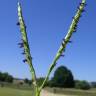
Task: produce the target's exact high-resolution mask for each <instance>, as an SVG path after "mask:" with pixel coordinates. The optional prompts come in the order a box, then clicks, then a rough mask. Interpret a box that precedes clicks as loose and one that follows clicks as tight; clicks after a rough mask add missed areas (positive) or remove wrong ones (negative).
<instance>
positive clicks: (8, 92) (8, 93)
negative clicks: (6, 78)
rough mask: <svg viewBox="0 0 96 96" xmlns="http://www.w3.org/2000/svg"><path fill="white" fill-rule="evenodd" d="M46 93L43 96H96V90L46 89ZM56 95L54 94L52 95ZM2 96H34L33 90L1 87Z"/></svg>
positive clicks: (0, 94)
mask: <svg viewBox="0 0 96 96" xmlns="http://www.w3.org/2000/svg"><path fill="white" fill-rule="evenodd" d="M45 90H46V91H43V92H46V94H45V93H42V96H65V95H66V96H67V95H68V96H96V89H91V90H89V91H82V90H76V89H59V88H45ZM50 93H54V94H52V95H51V94H50ZM0 96H33V95H32V90H25V89H17V88H8V87H0Z"/></svg>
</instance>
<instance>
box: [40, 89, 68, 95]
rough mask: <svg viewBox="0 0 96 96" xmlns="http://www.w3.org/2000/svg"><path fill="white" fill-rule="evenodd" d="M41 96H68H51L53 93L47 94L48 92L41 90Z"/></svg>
mask: <svg viewBox="0 0 96 96" xmlns="http://www.w3.org/2000/svg"><path fill="white" fill-rule="evenodd" d="M41 96H69V95H59V94H53V93H50V92H48V91H46V90H42V92H41Z"/></svg>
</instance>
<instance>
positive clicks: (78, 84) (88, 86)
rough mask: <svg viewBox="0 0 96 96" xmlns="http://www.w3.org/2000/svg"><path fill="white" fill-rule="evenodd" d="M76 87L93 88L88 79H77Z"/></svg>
mask: <svg viewBox="0 0 96 96" xmlns="http://www.w3.org/2000/svg"><path fill="white" fill-rule="evenodd" d="M75 88H77V89H83V90H88V89H90V88H91V86H90V84H89V83H88V82H87V81H79V80H77V81H75Z"/></svg>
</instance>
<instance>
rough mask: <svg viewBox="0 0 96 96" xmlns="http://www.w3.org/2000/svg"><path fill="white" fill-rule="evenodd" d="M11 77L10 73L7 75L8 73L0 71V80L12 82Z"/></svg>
mask: <svg viewBox="0 0 96 96" xmlns="http://www.w3.org/2000/svg"><path fill="white" fill-rule="evenodd" d="M13 79H14V78H13V77H12V76H11V75H9V74H8V73H2V72H0V81H2V82H9V83H12V82H13Z"/></svg>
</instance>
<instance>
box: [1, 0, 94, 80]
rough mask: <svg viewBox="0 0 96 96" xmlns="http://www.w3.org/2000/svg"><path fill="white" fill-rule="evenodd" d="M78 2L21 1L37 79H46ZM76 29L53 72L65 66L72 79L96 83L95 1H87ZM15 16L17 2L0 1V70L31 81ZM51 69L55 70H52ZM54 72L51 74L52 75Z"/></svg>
mask: <svg viewBox="0 0 96 96" xmlns="http://www.w3.org/2000/svg"><path fill="white" fill-rule="evenodd" d="M80 1H81V0H29V1H28V0H21V1H20V2H21V4H22V8H23V15H24V19H25V23H26V26H27V32H28V38H29V44H30V49H31V54H32V57H33V63H34V67H35V69H36V74H37V76H38V77H39V76H45V75H46V73H47V71H48V67H49V66H50V64H51V62H52V60H53V58H54V56H55V54H56V52H57V50H58V48H59V46H60V44H61V41H62V38H64V36H65V35H66V33H67V31H68V28H69V26H70V24H71V21H72V17H73V16H74V14H75V13H76V9H77V6H78V5H79V3H80ZM86 1H87V6H86V8H85V10H86V12H85V13H83V14H82V17H81V19H80V22H79V24H78V28H77V29H78V30H77V32H76V33H75V34H73V36H72V38H71V40H72V41H73V43H72V44H68V45H67V48H66V52H65V57H64V58H61V59H60V60H59V61H58V63H57V66H56V67H55V69H56V68H57V67H58V66H60V65H64V66H66V67H68V68H69V69H70V70H71V71H72V73H73V75H74V77H75V79H80V80H88V81H96V76H95V74H96V19H95V18H96V1H95V0H86ZM17 22H18V16H17V0H1V1H0V71H2V72H8V73H10V74H11V75H13V76H14V77H18V78H25V77H27V78H31V75H30V72H29V67H28V65H27V64H24V63H23V62H22V60H23V59H24V56H22V55H21V53H22V49H20V48H19V47H18V45H17V44H18V42H20V40H21V34H20V31H19V27H18V26H16V23H17ZM55 69H54V70H55ZM54 70H53V72H52V74H51V76H53V73H54Z"/></svg>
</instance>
